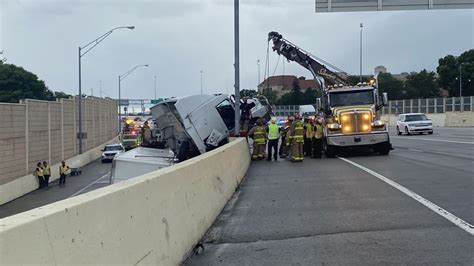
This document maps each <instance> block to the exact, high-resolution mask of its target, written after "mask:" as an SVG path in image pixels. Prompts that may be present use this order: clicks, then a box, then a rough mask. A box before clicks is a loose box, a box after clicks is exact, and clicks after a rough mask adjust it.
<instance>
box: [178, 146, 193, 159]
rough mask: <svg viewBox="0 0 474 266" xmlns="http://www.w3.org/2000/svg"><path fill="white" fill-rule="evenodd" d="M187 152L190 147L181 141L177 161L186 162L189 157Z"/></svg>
mask: <svg viewBox="0 0 474 266" xmlns="http://www.w3.org/2000/svg"><path fill="white" fill-rule="evenodd" d="M189 150H190V145H189V142H188V141H183V142H181V145H180V146H179V152H178V161H179V162H182V161H186V160H187V159H188V157H189Z"/></svg>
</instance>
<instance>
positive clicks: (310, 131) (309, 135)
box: [305, 123, 313, 139]
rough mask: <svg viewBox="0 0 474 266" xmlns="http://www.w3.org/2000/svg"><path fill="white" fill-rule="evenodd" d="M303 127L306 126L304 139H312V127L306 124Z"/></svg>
mask: <svg viewBox="0 0 474 266" xmlns="http://www.w3.org/2000/svg"><path fill="white" fill-rule="evenodd" d="M305 126H306V132H305V136H306V138H308V139H310V138H312V137H313V125H312V124H311V123H306V124H305Z"/></svg>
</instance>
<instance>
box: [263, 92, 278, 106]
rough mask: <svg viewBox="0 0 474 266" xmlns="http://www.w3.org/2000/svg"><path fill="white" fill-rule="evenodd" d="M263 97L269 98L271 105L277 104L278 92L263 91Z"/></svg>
mask: <svg viewBox="0 0 474 266" xmlns="http://www.w3.org/2000/svg"><path fill="white" fill-rule="evenodd" d="M262 95H263V96H265V97H266V98H267V100H268V101H269V102H270V104H276V102H277V99H278V95H277V93H276V91H272V90H271V89H270V90H268V89H263V92H262Z"/></svg>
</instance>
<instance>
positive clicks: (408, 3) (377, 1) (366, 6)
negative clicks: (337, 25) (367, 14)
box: [315, 0, 474, 13]
mask: <svg viewBox="0 0 474 266" xmlns="http://www.w3.org/2000/svg"><path fill="white" fill-rule="evenodd" d="M315 4H316V9H315V10H316V13H326V12H351V11H390V10H391V11H393V10H423V9H426V10H428V9H472V8H474V0H315Z"/></svg>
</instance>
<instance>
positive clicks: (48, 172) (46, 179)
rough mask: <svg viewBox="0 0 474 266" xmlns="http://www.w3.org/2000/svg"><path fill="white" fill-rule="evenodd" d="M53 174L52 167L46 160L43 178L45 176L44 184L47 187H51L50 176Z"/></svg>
mask: <svg viewBox="0 0 474 266" xmlns="http://www.w3.org/2000/svg"><path fill="white" fill-rule="evenodd" d="M50 176H51V168H50V167H49V165H48V163H47V162H46V161H44V162H43V178H44V186H45V187H46V188H48V187H49V177H50Z"/></svg>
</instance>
